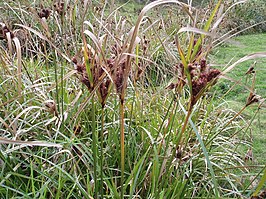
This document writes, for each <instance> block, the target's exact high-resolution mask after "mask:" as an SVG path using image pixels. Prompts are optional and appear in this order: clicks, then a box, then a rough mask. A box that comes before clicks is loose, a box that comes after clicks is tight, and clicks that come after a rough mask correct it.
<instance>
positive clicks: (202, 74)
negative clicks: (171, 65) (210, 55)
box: [167, 59, 221, 104]
mask: <svg viewBox="0 0 266 199" xmlns="http://www.w3.org/2000/svg"><path fill="white" fill-rule="evenodd" d="M187 67H188V73H189V75H190V79H191V84H192V99H193V100H192V102H193V103H194V104H195V103H196V101H195V100H196V99H197V98H198V97H197V95H198V94H199V93H200V91H201V90H202V89H203V88H206V86H207V84H208V83H210V82H211V83H212V84H215V83H216V81H215V80H216V79H217V77H218V76H219V75H220V74H221V71H220V70H218V69H213V68H210V67H209V66H208V65H207V61H206V59H201V60H200V61H199V62H193V63H189V64H188V66H187ZM176 69H177V71H178V79H179V80H183V84H185V81H184V80H185V79H186V77H185V74H184V66H183V64H182V63H181V64H178V65H176ZM177 86H178V84H174V83H172V84H170V85H169V86H168V87H167V88H169V89H174V88H176V87H177Z"/></svg>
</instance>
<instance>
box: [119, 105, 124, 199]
mask: <svg viewBox="0 0 266 199" xmlns="http://www.w3.org/2000/svg"><path fill="white" fill-rule="evenodd" d="M120 147H121V149H120V150H121V199H123V198H124V172H125V125H124V102H123V101H121V102H120Z"/></svg>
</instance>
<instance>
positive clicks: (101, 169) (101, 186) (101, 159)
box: [100, 107, 104, 199]
mask: <svg viewBox="0 0 266 199" xmlns="http://www.w3.org/2000/svg"><path fill="white" fill-rule="evenodd" d="M103 125H104V107H102V121H101V158H100V172H101V182H100V189H101V190H100V192H101V198H102V199H103Z"/></svg>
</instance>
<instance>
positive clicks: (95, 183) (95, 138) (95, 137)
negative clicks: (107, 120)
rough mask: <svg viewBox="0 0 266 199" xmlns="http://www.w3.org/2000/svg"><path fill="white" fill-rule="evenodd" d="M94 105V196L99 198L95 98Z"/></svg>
mask: <svg viewBox="0 0 266 199" xmlns="http://www.w3.org/2000/svg"><path fill="white" fill-rule="evenodd" d="M91 103H92V148H93V173H94V187H95V189H94V195H95V198H96V199H97V198H98V183H97V158H98V157H97V137H98V136H97V132H96V121H95V102H94V96H92V99H91Z"/></svg>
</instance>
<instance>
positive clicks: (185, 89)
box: [0, 0, 266, 198]
mask: <svg viewBox="0 0 266 199" xmlns="http://www.w3.org/2000/svg"><path fill="white" fill-rule="evenodd" d="M53 5H54V6H53ZM169 5H170V7H169ZM4 6H5V7H7V8H9V9H10V12H11V13H13V15H14V16H15V17H17V19H16V25H14V26H15V27H17V28H18V29H20V30H23V31H25V32H26V35H27V42H28V45H25V48H23V47H22V46H23V45H20V43H21V41H20V40H19V39H15V40H14V38H18V37H17V36H16V35H15V34H14V37H13V38H12V37H11V36H10V35H12V34H11V33H13V29H11V28H8V26H7V25H6V24H5V23H4V22H3V24H4V25H2V35H3V37H2V38H3V40H4V42H3V43H1V44H2V46H3V47H1V52H2V53H1V54H0V58H1V59H0V61H1V65H2V66H3V67H1V77H0V79H1V81H0V82H1V84H0V86H1V88H2V90H3V91H4V92H2V93H1V95H2V96H3V97H2V98H1V104H0V107H1V113H0V116H1V117H0V131H1V133H2V134H1V137H0V143H1V145H0V147H1V151H0V160H1V161H0V164H1V170H0V196H1V197H3V198H6V197H8V198H9V197H18V198H47V197H48V198H49V197H51V198H59V197H62V198H126V197H129V198H137V197H138V198H193V197H215V198H220V197H249V196H251V195H252V194H254V196H255V195H258V194H259V192H260V190H261V189H262V188H263V186H261V184H263V182H264V177H263V176H264V175H261V173H262V172H263V171H264V169H265V167H264V166H262V165H257V164H253V162H252V155H251V153H250V151H251V150H249V153H248V154H245V153H244V152H243V150H242V147H243V146H245V147H248V148H250V149H252V146H251V144H252V142H251V141H250V140H247V139H245V136H246V135H247V134H248V130H247V129H249V127H250V123H248V122H247V121H246V120H245V117H243V115H242V113H243V112H244V110H246V109H248V108H249V107H250V106H251V105H252V106H254V105H256V104H258V107H259V108H262V107H263V105H264V100H263V99H264V98H263V97H260V96H258V95H257V93H256V92H255V83H254V82H255V74H254V73H250V76H251V79H252V85H251V86H248V85H244V87H245V88H246V89H247V90H248V91H249V93H248V95H247V100H246V101H245V102H244V103H243V104H242V108H240V109H239V111H238V112H235V111H234V110H232V109H230V108H228V107H225V106H224V104H225V103H226V102H223V101H222V100H221V99H225V98H224V97H221V96H220V95H217V93H215V89H217V87H216V85H217V83H219V82H220V81H221V79H222V78H227V79H230V75H228V73H229V72H230V71H232V70H234V69H235V68H236V66H237V64H239V63H242V62H244V61H248V60H250V59H255V58H261V57H266V54H265V53H255V54H251V55H248V56H245V57H243V58H241V59H239V60H236V61H235V62H234V63H233V64H231V63H230V64H229V65H228V67H226V68H225V69H222V68H218V66H215V67H213V66H211V64H210V58H209V56H210V53H211V50H212V48H213V46H214V45H215V42H217V39H218V37H219V35H218V34H217V32H218V31H219V29H218V27H219V23H220V22H221V21H222V19H223V17H224V15H223V13H224V12H223V11H224V6H225V5H223V4H222V1H221V0H219V1H218V2H217V3H216V4H213V5H212V4H210V8H211V9H210V12H206V15H204V16H201V15H200V17H196V16H198V15H197V13H199V11H198V10H197V9H195V8H193V7H192V6H191V5H187V4H185V3H182V2H179V1H177V0H166V1H162V0H158V1H155V2H152V3H150V4H148V5H146V6H145V7H144V8H143V9H142V10H141V12H140V13H139V15H138V16H137V19H136V21H135V22H134V23H132V22H130V21H129V18H123V17H120V8H116V7H115V4H114V1H112V2H111V3H110V2H109V1H105V2H103V3H98V2H93V3H91V2H89V1H84V2H75V3H73V4H70V3H69V2H63V1H62V2H57V3H55V4H52V3H50V4H49V3H48V2H47V4H46V5H40V4H37V2H34V3H33V4H29V2H25V4H24V3H23V4H22V5H17V4H13V3H12V2H5V3H4ZM28 6H32V7H33V8H32V7H31V9H28V8H27V7H28ZM175 6H176V7H177V8H178V9H179V10H182V14H180V18H181V17H182V18H181V19H179V18H178V17H176V16H174V14H173V13H174V11H176V10H175V9H176V8H174V7H175ZM172 7H173V8H172ZM12 8H13V9H12ZM14 8H16V9H18V10H20V12H21V13H22V14H21V16H18V15H16V12H14ZM122 8H123V6H122ZM164 9H168V10H172V13H168V15H166V16H164V13H163V12H161V11H162V10H164ZM148 11H152V12H151V13H150V15H149V14H148ZM179 12H180V11H179ZM25 13H28V14H30V15H32V16H34V17H35V18H34V19H36V20H33V19H29V18H30V15H26V14H25ZM36 13H37V14H36ZM201 17H202V18H201ZM177 18H178V19H177ZM177 20H179V21H180V24H179V25H178V26H177V25H175V21H177ZM167 21H169V23H167ZM26 22H27V23H26ZM29 24H30V25H29ZM157 25H159V28H158V26H157ZM5 27H7V28H5ZM11 27H12V26H11ZM6 30H8V31H6ZM8 35H9V36H8ZM10 38H11V39H10ZM12 39H13V40H12ZM10 41H11V42H10ZM13 41H14V42H13ZM12 42H13V43H14V44H12ZM12 45H15V46H16V49H17V50H16V52H13V51H12V50H11V48H12ZM20 50H21V52H20ZM15 55H16V56H15ZM22 66H23V67H22ZM218 85H219V84H218ZM10 88H11V89H10ZM218 100H220V103H217V101H218ZM251 167H254V168H256V170H251V169H250V168H251ZM253 171H255V172H254V173H252V172H253ZM261 176H262V178H261V180H260V181H259V178H260V177H261Z"/></svg>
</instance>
